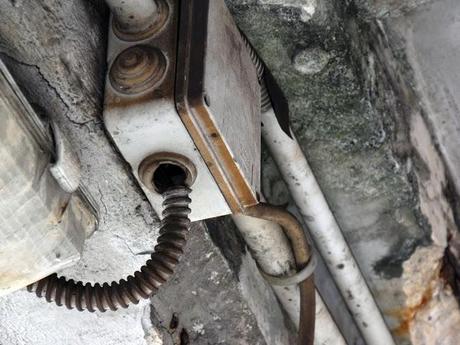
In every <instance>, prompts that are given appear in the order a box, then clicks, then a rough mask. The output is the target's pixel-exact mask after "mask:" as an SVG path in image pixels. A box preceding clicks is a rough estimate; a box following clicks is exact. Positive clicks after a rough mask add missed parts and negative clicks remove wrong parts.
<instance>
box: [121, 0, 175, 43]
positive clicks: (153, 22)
mask: <svg viewBox="0 0 460 345" xmlns="http://www.w3.org/2000/svg"><path fill="white" fill-rule="evenodd" d="M155 4H156V11H155V16H154V17H153V18H150V19H149V20H148V21H147V22H144V20H142V21H141V22H139V20H138V19H136V17H135V16H132V17H131V18H130V19H131V21H132V23H129V22H128V23H120V22H119V21H118V20H117V18H116V17H114V19H113V21H112V28H113V32H114V33H115V35H116V36H117V37H118V38H119V39H121V40H123V41H127V42H135V41H141V40H145V39H147V38H150V37H152V36H154V35H155V34H157V33H159V32H160V31H161V30H162V29H163V27H164V26H165V25H166V22H167V21H168V18H169V13H170V10H169V5H168V3H167V1H166V0H155ZM133 28H135V29H136V30H133Z"/></svg>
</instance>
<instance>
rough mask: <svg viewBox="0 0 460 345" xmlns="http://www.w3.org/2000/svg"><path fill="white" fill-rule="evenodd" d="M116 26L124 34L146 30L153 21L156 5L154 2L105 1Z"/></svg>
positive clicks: (152, 0)
mask: <svg viewBox="0 0 460 345" xmlns="http://www.w3.org/2000/svg"><path fill="white" fill-rule="evenodd" d="M105 2H106V3H107V6H109V7H110V11H112V13H113V16H114V18H115V20H116V22H117V25H118V26H119V28H120V29H122V30H123V32H125V33H137V32H140V31H143V30H145V29H147V28H148V27H149V26H150V25H151V24H152V23H153V22H154V20H155V16H156V14H157V13H156V12H157V9H158V7H157V5H156V3H155V1H154V0H106V1H105Z"/></svg>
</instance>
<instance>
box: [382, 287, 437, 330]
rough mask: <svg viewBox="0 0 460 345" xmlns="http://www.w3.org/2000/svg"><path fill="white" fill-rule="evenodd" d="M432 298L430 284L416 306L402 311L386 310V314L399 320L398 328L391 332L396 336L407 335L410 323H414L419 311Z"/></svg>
mask: <svg viewBox="0 0 460 345" xmlns="http://www.w3.org/2000/svg"><path fill="white" fill-rule="evenodd" d="M432 298H433V286H432V284H430V285H429V286H428V288H427V289H426V290H425V292H424V293H423V296H422V298H421V300H420V302H419V303H418V304H417V305H414V306H410V307H407V308H402V309H393V310H388V311H387V312H386V314H388V315H390V316H393V317H395V318H397V319H399V320H401V322H400V324H399V326H398V327H396V328H393V329H392V332H393V333H394V334H395V335H396V336H398V337H403V336H407V335H408V334H409V331H410V329H411V324H412V321H414V319H415V316H416V315H417V313H418V312H419V311H421V310H422V309H424V308H425V306H426V305H427V304H428V303H429V302H430V301H431V300H432Z"/></svg>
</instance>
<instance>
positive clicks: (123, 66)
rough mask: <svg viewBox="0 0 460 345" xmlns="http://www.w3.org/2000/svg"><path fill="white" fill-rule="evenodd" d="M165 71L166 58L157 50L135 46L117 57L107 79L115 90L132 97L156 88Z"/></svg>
mask: <svg viewBox="0 0 460 345" xmlns="http://www.w3.org/2000/svg"><path fill="white" fill-rule="evenodd" d="M165 71H166V58H165V57H164V55H163V53H162V52H161V51H160V50H159V49H156V48H152V47H149V46H144V45H137V46H134V47H130V48H128V49H126V50H124V51H123V52H121V53H120V55H118V56H117V58H116V59H115V61H114V63H113V64H112V66H111V68H110V73H109V79H110V83H111V85H112V86H113V88H114V89H115V90H117V91H119V92H121V93H125V94H130V95H132V94H137V93H141V92H143V91H146V90H148V89H151V88H153V87H155V86H157V85H158V84H159V83H160V82H161V80H162V79H163V76H164V74H165Z"/></svg>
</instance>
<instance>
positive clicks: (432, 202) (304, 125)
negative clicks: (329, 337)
mask: <svg viewBox="0 0 460 345" xmlns="http://www.w3.org/2000/svg"><path fill="white" fill-rule="evenodd" d="M398 3H399V5H400V6H399V7H398V6H396V5H397V4H396V3H394V4H393V5H394V6H395V7H393V8H392V10H395V9H396V7H398V9H399V10H401V11H400V12H399V14H403V13H404V11H403V10H402V9H403V8H406V9H407V8H409V7H411V8H414V7H415V5H419V4H420V2H417V4H416V3H415V2H406V3H404V4H403V3H400V2H398ZM373 4H374V5H375V6H377V7H379V6H380V7H379V8H380V10H381V9H382V8H384V7H387V8H389V7H388V6H390V5H391V3H390V2H386V3H385V2H379V3H377V2H375V3H373ZM366 5H371V3H370V2H366ZM412 5H414V6H412ZM390 7H391V6H390ZM337 8H338V9H339V13H341V15H342V18H343V22H342V23H336V22H331V24H330V25H329V26H328V27H326V28H324V30H325V31H324V32H320V31H318V30H317V27H316V25H314V24H313V23H311V22H310V23H304V24H301V21H300V20H299V19H298V18H297V17H296V15H295V14H293V15H292V16H291V17H289V18H283V17H281V16H278V15H277V14H276V13H277V12H276V11H277V9H275V8H273V7H271V8H270V9H264V8H261V7H256V6H254V7H251V6H248V5H247V4H240V5H238V6H235V7H234V11H235V13H236V14H237V18H238V20H239V22H240V25H241V26H242V28H243V30H244V31H245V33H246V34H247V35H248V37H249V38H250V39H251V41H252V42H253V44H254V45H255V47H256V48H257V49H258V50H259V52H260V53H261V55H262V57H263V58H264V59H265V61H266V62H267V64H268V66H269V67H270V68H271V69H272V71H273V73H274V75H275V76H276V77H277V79H278V81H279V82H280V84H281V85H282V88H283V90H285V91H286V95H287V97H288V99H289V101H290V106H291V116H292V122H293V127H294V130H295V132H296V134H297V135H298V136H299V137H300V142H301V144H302V146H303V148H304V149H305V151H306V154H307V157H308V158H309V161H310V163H311V165H312V168H313V171H314V173H315V175H316V176H317V178H318V180H319V182H320V185H321V186H322V188H323V190H324V192H325V194H326V197H327V199H328V201H329V203H330V205H331V207H332V209H333V212H334V214H335V215H336V217H337V219H338V221H339V224H340V226H341V228H342V230H343V231H344V233H345V236H346V238H347V240H348V243H350V245H351V247H352V249H353V252H354V254H355V256H356V258H357V260H358V262H359V264H360V268H361V270H362V271H363V273H364V275H365V277H366V278H367V280H368V283H369V284H370V286H371V288H372V291H373V293H374V295H375V296H376V298H377V302H378V303H379V305H380V306H381V308H382V310H383V312H384V314H385V316H386V318H387V321H388V324H389V326H390V327H391V328H392V329H393V330H394V331H395V335H396V336H397V337H398V341H399V342H400V343H401V344H404V343H408V342H409V341H410V339H409V338H411V335H409V334H408V332H407V331H406V333H405V334H402V333H404V332H400V330H401V329H402V328H404V325H405V323H406V321H407V319H406V318H405V317H404V316H403V315H402V313H397V312H395V311H396V310H398V311H406V310H407V309H408V308H409V309H410V308H411V307H410V306H411V305H412V304H411V303H412V302H411V298H412V294H414V295H415V296H417V295H419V294H422V295H424V294H425V292H426V291H425V286H424V285H423V284H422V285H419V284H415V285H412V287H413V288H414V289H412V290H411V289H409V290H410V293H406V292H405V290H404V288H403V287H404V286H407V284H410V282H411V277H412V275H416V274H418V275H421V276H422V277H424V279H425V280H428V281H430V280H431V279H434V278H435V279H436V281H437V282H439V281H440V279H441V278H440V275H439V270H438V268H439V267H440V266H441V262H442V260H443V256H444V254H443V251H444V249H445V247H446V243H447V239H448V236H449V237H450V236H451V234H455V233H456V231H457V230H456V225H455V224H454V219H453V210H452V203H451V202H450V201H449V198H448V195H447V194H446V193H445V190H446V188H447V186H448V183H449V182H448V179H447V175H446V173H445V169H444V165H443V163H442V158H441V156H440V153H439V151H438V150H437V148H436V145H435V142H434V141H433V138H432V136H431V132H430V130H429V128H427V127H426V123H425V122H424V121H425V120H424V119H423V118H422V117H421V113H420V112H419V111H420V108H419V106H418V104H417V103H416V102H417V96H416V95H415V91H414V90H413V85H411V84H410V80H412V79H410V78H407V79H406V77H407V74H408V73H410V72H409V71H410V65H409V64H408V63H407V62H405V60H404V59H397V58H395V57H394V56H393V54H394V55H396V57H398V52H397V51H394V50H393V47H392V46H388V43H386V40H388V39H390V42H393V41H391V36H390V38H388V37H387V36H385V34H386V32H382V31H379V28H380V27H379V26H378V23H377V22H375V23H376V24H375V27H374V28H375V30H373V29H369V27H367V26H366V25H365V24H359V23H358V22H359V21H360V19H359V18H358V17H355V16H356V13H357V12H356V11H355V10H356V7H354V6H348V7H347V6H345V5H344V6H343V7H340V6H337ZM374 9H377V8H374ZM371 12H372V11H371ZM369 13H370V12H367V14H366V15H369ZM395 13H396V12H395ZM401 21H402V22H403V21H404V19H403V18H401ZM293 22H294V23H295V24H293ZM440 22H442V21H440ZM363 23H364V22H363ZM334 24H335V25H334ZM380 30H382V29H381V28H380ZM425 36H426V35H425ZM350 39H351V41H349V40H350ZM350 47H351V50H350ZM305 49H322V50H324V51H326V52H330V53H331V56H333V57H332V58H331V59H330V61H329V63H328V64H327V66H326V67H325V68H324V69H323V70H322V71H321V72H319V73H317V74H315V75H310V76H308V75H299V73H298V72H297V71H298V70H296V65H295V63H294V64H293V63H292V61H294V62H295V58H294V57H295V56H296V54H298V52H299V51H302V50H305ZM349 53H351V58H352V59H351V60H349V57H350V55H348V54H349ZM453 56H455V54H453ZM382 66H385V67H382ZM389 67H391V68H389ZM401 79H403V80H407V83H406V82H404V83H402V82H401V81H400V80H401ZM401 84H403V85H401ZM449 123H455V122H452V121H451V122H449ZM264 175H265V178H264V183H263V185H264V188H265V190H264V191H265V193H266V194H267V196H268V197H269V199H270V200H271V201H275V202H276V201H277V202H279V203H281V204H282V203H287V202H289V197H288V196H287V195H286V194H285V191H284V189H283V186H282V184H280V182H279V177H277V176H276V173H273V171H265V172H264ZM273 196H274V197H273ZM423 250H426V252H425V255H426V258H427V259H428V258H432V259H433V260H434V261H433V265H432V266H429V265H428V266H427V267H426V268H425V269H424V270H421V271H415V270H413V269H412V270H411V269H409V267H411V265H410V264H409V263H412V262H414V261H416V260H417V257H418V256H417V253H419V252H420V251H423ZM417 272H418V273H417ZM433 277H434V278H433ZM415 287H417V288H418V289H415ZM447 289H448V288H447ZM446 291H447V290H446ZM388 296H392V298H388ZM345 297H346V296H345ZM431 297H432V296H431V295H430V298H431ZM326 302H327V301H326ZM404 315H406V314H404ZM412 338H413V337H412Z"/></svg>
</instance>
